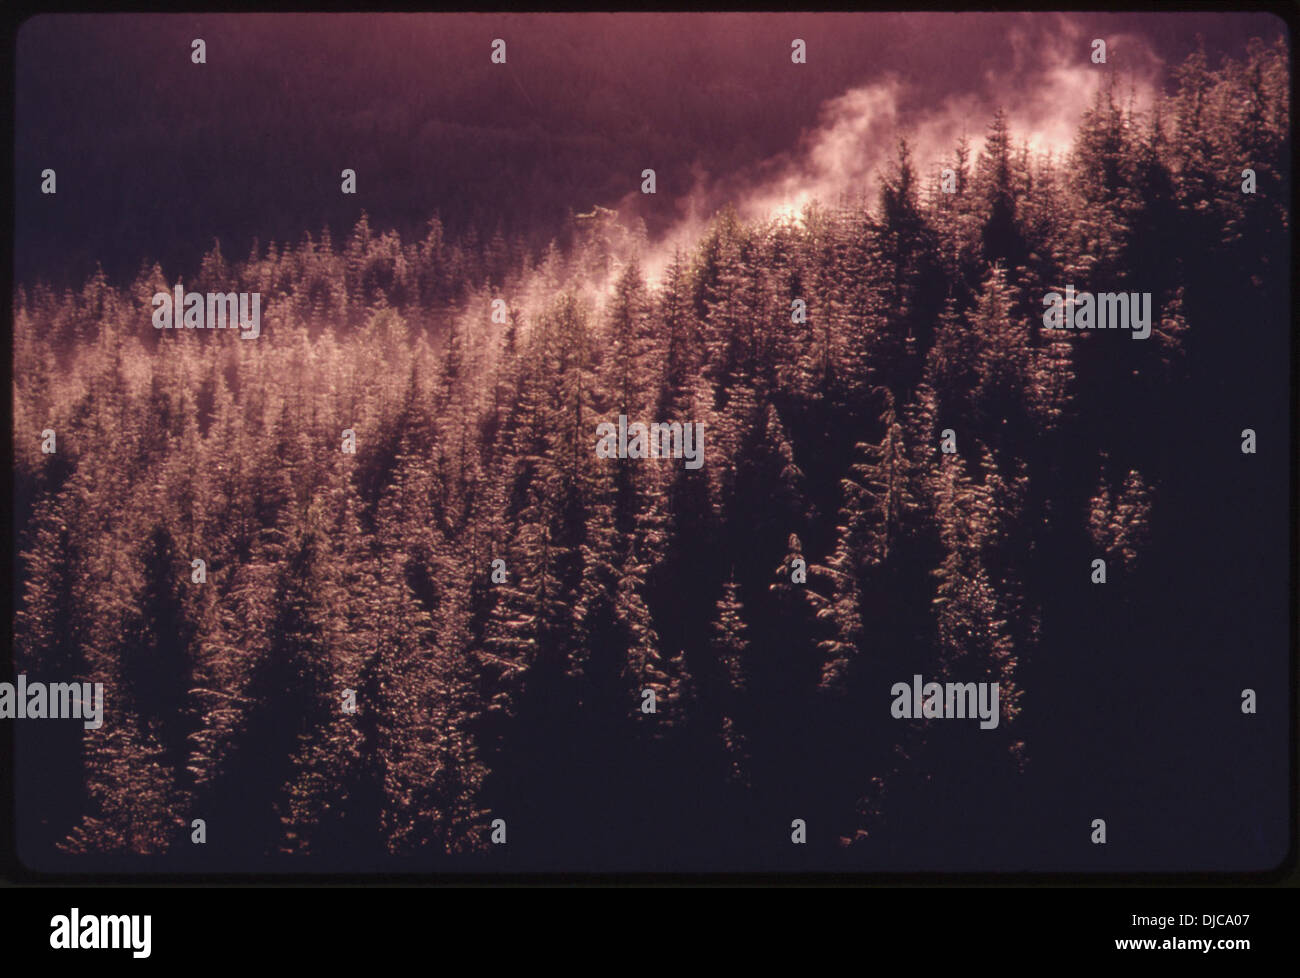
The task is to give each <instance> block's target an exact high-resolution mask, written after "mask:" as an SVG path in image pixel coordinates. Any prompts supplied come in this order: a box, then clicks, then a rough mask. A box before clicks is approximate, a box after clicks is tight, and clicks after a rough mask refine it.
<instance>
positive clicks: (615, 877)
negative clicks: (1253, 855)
mask: <svg viewBox="0 0 1300 978" xmlns="http://www.w3.org/2000/svg"><path fill="white" fill-rule="evenodd" d="M794 6H795V5H792V4H789V3H786V4H782V3H779V2H778V3H774V2H771V0H768V2H767V3H756V4H738V5H734V6H733V5H728V4H713V3H711V4H710V6H709V7H708V8H707V12H721V11H727V12H743V11H766V12H776V11H783V12H792V10H793V8H794ZM214 7H215V8H217V9H219V10H220V12H223V13H255V12H257V13H265V12H268V11H267V10H266V9H265V8H264V7H261V6H259V5H256V4H250V3H248V2H247V0H243V2H241V0H222V2H220V3H218V4H215V5H194V4H190V3H187V4H174V3H167V2H159V0H153V2H150V3H143V4H130V5H126V4H123V5H121V6H117V5H113V4H103V5H98V6H93V5H92V6H90V7H86V6H83V5H81V4H76V5H75V6H74V5H71V4H70V5H68V7H67V8H64V9H59V8H58V7H57V6H54V5H41V6H37V5H36V3H34V2H32V0H26V2H17V3H13V4H10V5H6V7H5V14H6V17H5V19H4V23H3V25H0V50H2V51H3V58H4V60H5V61H6V62H7V63H8V65H9V69H8V71H7V72H5V75H4V77H5V78H6V79H7V80H8V82H9V86H10V92H9V93H8V95H7V96H6V97H5V98H3V99H2V100H0V129H3V131H4V138H5V143H4V149H3V152H2V153H0V180H2V181H3V185H4V188H5V192H4V195H3V203H2V204H0V206H2V207H3V211H0V217H3V223H4V224H5V225H6V227H7V230H6V232H5V233H4V234H3V235H0V286H3V290H4V294H5V295H6V297H7V298H8V301H9V308H10V309H12V302H13V293H14V264H13V257H14V255H13V251H14V240H13V231H14V196H13V194H14V189H15V187H14V149H15V145H14V142H15V138H16V130H15V117H14V116H15V98H14V96H15V93H16V88H17V76H16V69H17V57H16V55H17V38H18V32H19V31H20V30H21V28H22V25H23V23H24V22H25V21H27V20H30V19H32V18H34V17H36V16H40V15H42V14H50V13H59V14H79V15H90V14H108V13H131V14H140V13H167V14H188V13H209V12H213V9H214ZM276 8H277V9H276V10H275V11H274V12H276V13H375V14H381V13H413V12H427V13H454V12H455V13H460V12H463V13H503V14H506V13H508V14H515V13H552V12H554V13H567V12H594V10H593V9H592V8H584V7H581V6H578V7H571V6H568V5H560V4H556V5H553V6H545V7H539V6H532V5H523V4H521V5H520V6H518V7H514V8H506V9H503V8H495V9H492V8H480V9H478V10H473V9H466V8H455V9H452V8H449V9H443V10H439V9H438V8H436V7H434V8H422V7H420V6H419V5H417V4H412V5H411V6H410V7H406V8H403V7H391V6H388V5H385V6H383V7H382V8H378V9H368V10H367V9H364V8H360V9H359V8H357V7H356V6H354V5H352V4H343V3H330V2H323V3H320V2H318V3H315V4H310V3H302V2H289V3H280V4H277V5H276ZM595 9H601V8H595ZM603 9H605V10H609V9H610V8H608V7H606V8H603ZM650 9H652V10H656V11H658V10H664V11H665V12H678V13H683V12H688V11H689V12H692V13H701V12H706V11H704V10H701V9H698V8H697V9H692V8H691V7H690V6H689V4H688V3H683V4H682V5H681V6H679V7H676V8H673V7H671V6H669V7H664V6H660V5H656V6H655V7H653V8H650ZM904 9H905V10H907V11H909V12H910V10H913V9H915V10H918V11H922V10H924V11H932V12H949V13H966V12H996V13H1014V12H1036V13H1052V12H1058V11H1059V12H1078V11H1082V12H1095V13H1115V14H1128V13H1175V12H1214V13H1228V12H1231V13H1267V14H1273V15H1274V16H1276V17H1278V18H1279V19H1280V20H1281V21H1282V22H1283V23H1284V24H1285V25H1286V28H1287V31H1288V34H1289V43H1290V46H1291V57H1292V64H1291V95H1290V99H1291V131H1292V134H1293V139H1294V133H1295V129H1296V126H1295V122H1296V117H1297V116H1296V94H1297V85H1296V74H1297V73H1296V66H1295V48H1294V43H1293V42H1294V38H1295V35H1296V31H1295V25H1296V24H1297V22H1298V21H1300V16H1298V15H1300V0H1289V2H1288V0H1250V2H1244V3H1231V4H1224V3H1223V2H1221V0H1217V2H1216V0H1182V2H1175V0H1170V2H1165V3H1152V2H1149V0H1148V2H1146V3H1142V4H1130V3H1124V2H1123V0H1105V2H1101V3H1081V2H1078V0H1063V2H1056V3H1051V2H1047V3H1044V2H1038V3H1027V4H987V5H985V4H979V5H975V4H972V5H970V6H959V7H954V6H953V5H951V4H945V3H938V2H934V0H928V2H927V0H922V2H920V3H913V4H908V5H907V7H906V8H904ZM899 10H900V5H898V4H892V5H891V4H888V3H881V2H880V0H874V2H871V3H833V4H825V3H822V4H819V5H818V7H817V9H816V10H815V11H814V10H808V11H802V12H807V13H814V12H898V11H899ZM623 12H630V11H629V9H628V8H624V9H623ZM637 12H645V11H637ZM1293 146H1294V142H1293ZM1293 156H1294V150H1293ZM1295 204H1296V180H1295V177H1294V174H1293V176H1292V185H1291V249H1292V277H1291V280H1290V282H1289V283H1288V284H1289V288H1288V293H1289V295H1290V302H1291V306H1292V309H1293V310H1294V304H1295V303H1294V300H1295V270H1296V267H1297V253H1296V243H1297V233H1296V207H1295ZM6 318H9V317H8V316H7V317H6ZM1296 325H1297V321H1296V318H1295V313H1294V311H1293V312H1292V331H1291V345H1290V361H1291V373H1290V381H1289V382H1290V391H1291V407H1292V411H1291V441H1290V453H1291V466H1290V497H1291V505H1290V541H1291V552H1290V556H1291V560H1290V579H1289V584H1290V587H1289V592H1290V607H1289V612H1290V717H1291V734H1292V736H1291V740H1290V743H1289V745H1288V747H1289V753H1290V780H1291V786H1290V787H1291V791H1290V806H1291V810H1290V816H1291V817H1290V840H1289V845H1288V849H1287V855H1286V856H1285V857H1284V858H1283V860H1282V862H1281V863H1280V864H1279V865H1278V866H1277V867H1275V868H1273V869H1269V870H1263V871H1258V872H1245V873H1233V872H1223V873H1215V872H1188V873H1115V872H1096V873H1088V872H1069V873H1066V872H1061V873H1053V872H1038V871H1032V872H1007V873H979V872H967V873H959V872H952V873H946V872H933V871H927V872H916V873H898V872H892V873H870V872H812V871H810V872H789V873H783V872H771V871H766V872H764V871H760V872H753V873H744V872H732V873H711V872H702V873H655V872H636V873H617V872H609V873H565V872H557V873H542V872H533V873H510V872H507V871H494V870H491V869H484V870H483V871H481V872H476V873H433V874H430V873H427V872H426V873H420V872H415V871H412V872H411V873H358V874H346V873H312V872H303V873H212V874H206V873H166V872H150V873H131V872H106V873H47V872H40V871H36V870H31V869H28V868H27V867H26V866H24V865H22V863H20V862H19V860H18V856H17V845H16V843H17V838H16V832H15V825H14V811H15V805H14V801H15V795H14V761H13V758H14V754H13V733H12V731H13V727H12V726H10V725H8V724H0V889H9V888H11V887H13V886H15V885H17V886H24V887H31V886H38V887H41V888H47V887H51V886H54V887H57V886H69V885H77V886H86V885H94V886H96V889H99V888H100V887H105V886H113V885H116V886H121V885H132V886H148V887H166V888H170V887H193V886H198V885H202V886H230V887H248V886H251V885H254V884H256V885H258V886H259V887H265V886H273V887H293V888H298V887H313V888H314V887H326V886H340V885H342V886H352V887H366V888H370V887H376V886H380V887H403V888H410V887H415V886H427V885H453V886H474V887H481V886H500V885H523V886H537V885H546V886H554V885H557V884H558V885H565V886H571V885H578V886H582V885H592V884H603V885H610V884H622V885H633V886H641V885H647V884H653V885H665V886H673V885H683V884H686V885H690V884H695V885H699V884H706V885H715V886H716V885H722V886H735V885H747V886H766V885H794V886H816V887H825V886H842V885H856V886H898V885H900V884H901V885H911V886H922V887H925V886H935V885H940V886H949V887H959V888H966V887H983V886H999V887H1006V886H1035V887H1043V886H1047V887H1052V886H1062V885H1069V886H1072V887H1085V888H1086V887H1115V886H1119V885H1123V886H1131V887H1161V886H1170V885H1177V886H1182V887H1207V886H1208V887H1232V886H1243V885H1250V886H1255V887H1258V886H1270V885H1271V886H1279V885H1280V886H1284V887H1288V888H1300V861H1298V860H1297V856H1298V855H1300V854H1298V852H1297V840H1298V839H1300V819H1298V818H1297V815H1298V813H1300V808H1298V806H1300V768H1298V766H1297V743H1298V742H1300V713H1298V712H1297V702H1298V699H1297V683H1298V680H1300V673H1298V672H1297V651H1298V649H1300V590H1298V589H1297V584H1298V582H1300V573H1298V572H1300V519H1298V517H1300V481H1298V480H1300V430H1298V427H1297V421H1298V420H1300V396H1298V393H1297V383H1296V382H1297V353H1298V351H1297V349H1296ZM5 340H6V352H7V355H6V356H5V358H4V363H3V374H0V376H2V377H3V380H4V396H3V420H4V432H3V439H4V448H5V457H6V458H7V459H8V460H9V462H10V464H9V466H8V468H7V471H6V476H5V479H4V494H5V503H4V506H3V510H0V525H2V526H3V531H4V564H3V566H0V580H3V581H4V582H5V583H6V585H7V586H5V587H3V588H0V602H2V604H0V610H2V611H3V615H4V618H5V620H6V622H7V627H6V628H5V632H4V640H5V643H6V645H7V646H8V650H7V653H6V655H5V656H4V658H3V659H2V660H0V679H12V677H13V671H14V663H13V616H14V607H13V592H12V582H10V581H9V580H8V579H9V574H10V570H11V568H12V566H13V565H12V560H13V558H14V556H15V554H14V527H13V471H14V470H13V466H12V459H13V403H12V380H13V376H12V371H13V329H12V320H11V319H10V328H9V329H8V330H7V331H6V334H5ZM1225 936H1228V935H1225Z"/></svg>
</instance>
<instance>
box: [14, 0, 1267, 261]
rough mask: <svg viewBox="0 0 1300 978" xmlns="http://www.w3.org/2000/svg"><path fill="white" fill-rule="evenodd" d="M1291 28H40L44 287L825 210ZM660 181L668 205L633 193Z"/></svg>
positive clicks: (50, 19)
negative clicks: (917, 155)
mask: <svg viewBox="0 0 1300 978" xmlns="http://www.w3.org/2000/svg"><path fill="white" fill-rule="evenodd" d="M1283 31H1285V27H1284V25H1283V24H1282V22H1281V21H1280V20H1278V19H1276V18H1274V17H1271V16H1269V15H1263V14H1250V15H1246V14H1224V15H1221V14H1205V13H1173V14H1143V15H1113V14H1103V15H1092V14H1069V15H1056V14H918V13H910V14H851V13H834V14H804V13H801V14H635V15H634V14H565V15H549V14H533V15H489V14H463V15H405V14H402V15H352V14H323V15H292V14H290V15H217V16H195V15H190V14H183V15H137V14H130V15H98V16H64V15H46V16H40V17H37V18H35V19H33V20H30V21H28V22H27V23H25V24H24V25H23V27H22V29H21V33H20V36H19V41H18V69H17V143H16V161H15V162H16V166H15V181H16V192H15V196H16V228H17V241H16V247H15V260H16V272H17V278H18V281H20V282H22V281H31V280H32V279H34V278H36V277H40V278H44V279H46V280H49V281H52V282H55V283H56V284H72V283H79V282H80V281H81V280H82V279H83V278H84V277H85V275H86V274H87V273H88V272H89V271H90V270H92V269H93V267H94V263H95V261H96V260H99V261H101V262H102V263H103V264H104V267H105V269H106V270H107V271H108V272H109V274H110V275H111V276H112V277H113V278H115V279H117V280H119V281H120V280H122V279H123V278H128V279H129V277H130V276H132V275H133V274H134V272H135V271H136V269H137V268H138V267H139V264H140V262H141V260H142V259H144V258H146V257H147V258H149V259H156V260H160V261H162V263H163V265H164V270H165V271H166V272H167V274H168V275H175V274H178V273H183V272H186V271H188V270H191V269H193V268H194V267H195V266H196V265H197V261H198V259H199V257H200V256H201V255H202V253H203V252H204V251H206V250H207V249H208V248H209V247H210V246H211V243H212V240H213V239H214V238H220V240H221V242H222V246H223V250H224V251H225V252H226V254H227V255H228V256H231V257H236V258H239V257H243V256H244V255H245V254H247V251H248V248H249V246H250V244H251V241H252V239H253V238H254V237H255V236H256V237H259V238H260V239H261V241H262V243H263V245H265V244H266V242H267V241H269V240H272V239H274V240H278V241H285V240H289V241H297V240H299V239H300V238H301V235H302V232H303V231H305V230H311V231H313V232H315V231H318V230H319V229H320V228H321V227H323V226H325V225H328V226H330V227H331V229H332V230H333V232H334V234H335V236H336V239H337V237H338V236H340V235H342V234H345V233H346V232H347V230H348V229H350V228H351V226H352V224H353V223H354V222H355V220H356V218H357V216H358V215H359V213H360V211H361V210H362V209H363V208H364V209H365V210H367V211H368V212H369V213H370V215H371V218H372V221H373V223H374V225H375V226H376V227H378V228H388V227H396V228H398V229H399V230H401V231H402V232H403V234H410V233H418V232H419V231H420V229H421V228H422V227H423V225H424V222H425V221H426V219H427V218H428V217H429V216H430V215H431V214H432V213H433V212H435V211H438V212H440V213H441V214H442V216H443V218H444V220H445V221H446V222H447V223H448V224H449V225H450V226H451V227H452V228H453V229H454V230H463V229H465V228H467V227H468V226H470V225H471V224H472V225H474V226H475V227H476V228H477V229H478V232H479V234H481V235H485V236H486V235H490V234H491V233H492V231H493V230H494V229H495V228H496V227H497V226H498V224H500V225H502V226H504V227H505V228H506V229H507V230H519V231H522V232H525V233H528V234H530V235H531V236H532V237H533V238H534V239H535V240H537V241H545V240H547V239H549V237H551V236H552V235H553V234H554V233H555V232H556V231H557V230H558V228H559V227H560V225H561V223H562V221H563V219H564V216H565V214H566V213H567V211H568V210H569V209H573V210H578V211H581V210H588V209H590V208H591V206H592V205H593V204H597V203H600V204H604V205H607V206H615V205H618V204H619V203H620V202H623V205H624V210H625V212H626V211H627V210H629V209H632V208H636V209H637V210H639V212H640V216H642V217H644V218H645V220H646V222H647V225H648V227H649V228H650V231H651V232H652V234H661V233H663V232H664V231H666V230H667V229H669V228H670V227H673V226H678V227H680V226H681V222H682V220H683V218H687V217H689V216H690V215H692V214H704V213H706V212H707V211H708V210H709V209H710V208H712V207H713V206H715V205H716V204H718V203H721V202H724V201H725V200H726V199H728V198H730V197H734V196H736V195H738V194H742V193H749V192H751V191H752V190H753V189H754V187H755V186H758V185H762V186H763V187H765V188H766V189H767V190H772V189H773V188H776V190H777V191H779V194H786V193H788V192H789V190H790V189H791V188H792V187H793V188H796V189H797V188H798V187H800V186H801V185H802V184H803V183H804V182H805V174H806V173H807V171H806V170H805V166H806V165H811V166H812V167H813V177H814V178H815V179H812V178H810V179H811V183H809V185H812V184H816V185H817V189H819V190H822V189H826V188H827V187H830V186H833V185H834V184H835V183H836V182H837V181H843V180H846V179H847V180H858V179H859V178H860V177H861V174H862V173H863V172H864V171H863V167H864V166H866V165H867V164H874V163H876V162H878V160H877V158H876V156H875V155H874V154H875V152H876V145H877V144H880V145H884V144H886V143H888V142H890V141H891V139H887V138H886V135H887V130H889V131H892V129H893V128H894V127H895V126H903V127H907V126H910V125H912V124H913V123H914V122H916V121H917V120H928V121H929V123H931V124H933V125H932V134H937V135H936V138H941V139H942V140H943V141H944V143H945V145H946V143H947V140H948V139H949V137H950V136H952V134H953V133H954V131H955V130H954V129H953V125H954V124H955V123H957V122H960V124H961V126H963V127H965V126H969V130H970V132H971V133H972V134H978V133H980V132H982V131H983V128H984V125H985V124H986V122H987V116H988V114H989V113H991V111H992V108H993V106H994V105H996V104H999V103H1011V105H1012V107H1013V108H1015V107H1017V106H1018V107H1019V112H1018V113H1017V112H1013V118H1014V119H1019V120H1021V121H1022V122H1023V123H1025V124H1027V125H1031V126H1033V125H1037V124H1039V123H1040V122H1042V120H1043V118H1045V117H1046V116H1048V115H1051V114H1052V113H1057V114H1059V113H1060V112H1061V111H1062V109H1063V108H1064V109H1068V110H1069V116H1070V118H1073V115H1074V112H1075V108H1076V106H1075V105H1074V104H1073V102H1071V101H1070V100H1069V99H1064V100H1063V98H1062V96H1061V92H1062V91H1072V90H1073V89H1072V88H1071V86H1074V87H1075V88H1077V87H1078V84H1077V83H1076V82H1075V81H1072V80H1071V79H1082V78H1086V76H1085V75H1084V74H1081V72H1085V71H1088V70H1090V66H1088V62H1087V53H1088V43H1087V42H1088V39H1089V38H1091V37H1106V38H1108V39H1110V45H1111V57H1110V69H1111V70H1116V71H1122V72H1125V73H1126V77H1128V78H1129V79H1130V80H1134V81H1135V82H1136V83H1137V84H1139V85H1143V84H1155V85H1158V84H1160V83H1161V81H1162V79H1165V78H1166V77H1167V73H1166V72H1165V71H1164V70H1163V66H1164V65H1166V64H1169V63H1176V62H1177V61H1180V60H1181V59H1182V58H1183V57H1184V56H1185V55H1186V54H1187V53H1188V52H1189V51H1190V50H1191V49H1192V48H1193V47H1194V45H1195V36H1196V35H1197V34H1198V33H1199V34H1202V35H1203V36H1204V38H1205V45H1206V50H1207V53H1208V54H1209V55H1210V56H1211V60H1212V62H1217V60H1218V56H1219V55H1220V54H1222V53H1233V54H1239V53H1240V52H1241V50H1242V49H1243V47H1244V43H1245V41H1246V40H1247V39H1248V38H1249V37H1251V36H1254V35H1258V36H1262V37H1265V38H1266V39H1272V38H1273V37H1276V36H1277V35H1278V34H1279V33H1281V32H1283ZM196 37H201V38H203V39H204V40H205V41H206V42H207V63H206V64H205V65H194V64H192V63H191V61H190V41H191V39H193V38H196ZM496 37H501V38H504V39H505V40H506V41H507V44H508V61H507V64H506V65H505V66H500V65H493V64H491V63H490V61H489V48H490V44H491V41H492V39H493V38H496ZM795 37H798V38H802V39H804V40H805V41H807V44H808V63H807V64H806V65H793V64H792V63H791V61H790V42H791V39H792V38H795ZM872 86H875V87H874V88H873V87H872ZM855 90H857V91H858V95H855V96H851V97H848V98H847V99H845V98H841V97H843V96H845V93H847V92H853V91H855ZM864 92H865V93H867V94H863V93H864ZM836 99H841V100H840V101H839V102H834V101H833V100H836ZM882 100H883V102H882ZM1066 102H1069V103H1070V104H1068V105H1066V104H1064V103H1066ZM828 103H830V107H829V108H828ZM865 111H871V112H874V113H876V116H875V117H873V118H874V121H872V122H871V124H870V125H859V124H858V123H857V122H855V121H853V120H850V124H848V125H847V128H845V127H844V123H845V118H844V116H845V114H846V113H848V114H852V113H858V114H861V113H862V112H865ZM938 121H942V122H943V125H938ZM1051 121H1052V122H1053V123H1058V122H1059V120H1051ZM1066 121H1070V120H1069V119H1067V120H1066ZM877 123H880V125H877ZM836 125H840V126H841V128H840V130H836V132H834V133H832V137H833V138H831V139H830V141H829V142H828V141H827V140H826V139H824V138H822V137H824V136H825V135H826V132H827V130H828V128H830V129H833V128H834V126H836ZM1058 128H1059V126H1058ZM845 133H847V134H848V136H847V137H845V136H844V134H845ZM922 135H924V134H922ZM845 138H847V139H848V141H847V142H846V141H845ZM836 140H838V142H837V141H836ZM922 142H923V143H924V139H922ZM828 154H829V155H830V156H834V157H835V159H834V160H831V161H829V162H828V159H827V156H828ZM846 155H847V156H851V157H852V159H851V160H848V161H847V162H848V163H849V164H851V165H847V166H846ZM922 162H925V161H922ZM47 167H49V168H53V169H55V170H56V171H57V174H58V194H57V195H56V196H54V197H50V196H44V195H42V194H41V193H40V192H39V184H40V177H39V174H40V171H41V170H43V169H45V168H47ZM344 167H351V168H353V169H355V170H356V171H357V173H358V178H359V193H358V194H357V195H356V196H355V197H345V196H343V195H342V194H341V193H340V192H339V184H340V178H339V172H340V170H342V169H343V168H344ZM645 167H654V168H655V170H656V172H657V176H658V194H657V195H656V197H655V198H653V199H641V198H640V197H639V195H637V196H635V197H631V198H629V197H628V195H629V194H634V193H635V192H636V190H637V187H638V185H639V182H640V173H641V170H642V169H643V168H645ZM779 194H778V195H779Z"/></svg>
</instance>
